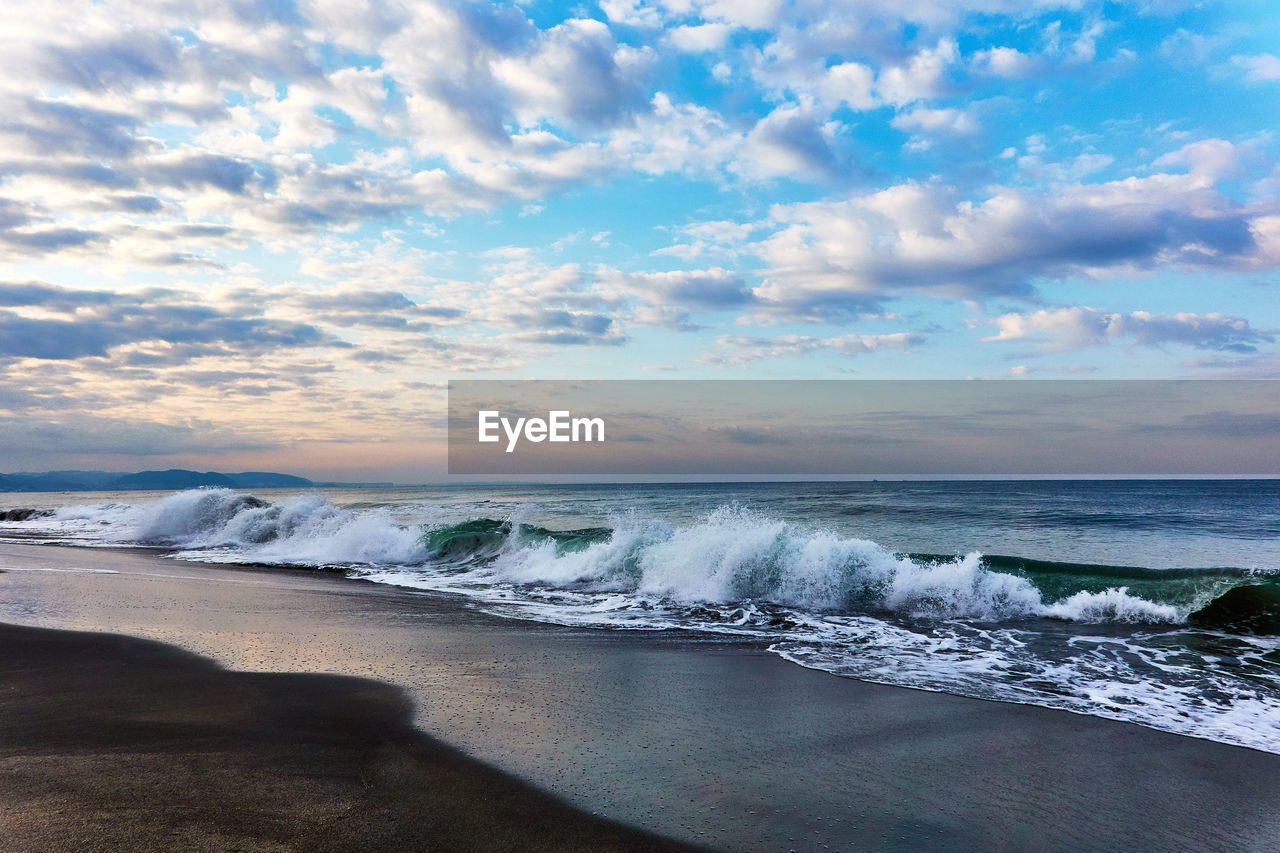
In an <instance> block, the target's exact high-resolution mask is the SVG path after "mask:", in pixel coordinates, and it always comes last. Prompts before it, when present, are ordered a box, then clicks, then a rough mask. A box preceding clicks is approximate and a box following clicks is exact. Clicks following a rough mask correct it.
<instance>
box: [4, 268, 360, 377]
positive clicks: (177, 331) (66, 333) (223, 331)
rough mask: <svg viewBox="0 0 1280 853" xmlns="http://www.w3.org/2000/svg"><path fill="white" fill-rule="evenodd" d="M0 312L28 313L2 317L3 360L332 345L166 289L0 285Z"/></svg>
mask: <svg viewBox="0 0 1280 853" xmlns="http://www.w3.org/2000/svg"><path fill="white" fill-rule="evenodd" d="M0 305H4V306H6V307H7V308H10V309H25V310H26V312H28V313H22V312H20V311H14V310H4V311H0V357H5V358H33V359H43V360H68V359H77V358H84V357H86V356H99V357H105V356H107V355H108V354H109V353H110V352H111V351H112V350H113V349H115V348H116V347H120V346H124V345H129V344H144V343H161V344H176V345H184V344H185V345H193V344H194V345H201V344H203V345H217V346H222V347H229V348H236V349H240V350H247V351H263V350H268V349H273V348H278V347H311V346H323V345H331V344H333V343H335V340H334V339H333V338H332V337H330V336H328V335H326V334H325V333H324V332H322V331H321V330H320V329H317V328H316V327H315V326H313V325H310V324H306V323H290V322H283V321H277V320H271V319H268V318H266V317H263V316H261V315H260V314H258V313H256V312H253V313H251V312H244V311H231V310H220V309H217V308H214V307H212V306H208V305H198V304H192V302H191V300H190V295H189V294H184V293H180V292H177V291H172V290H165V289H152V290H148V291H143V292H141V293H137V294H116V293H108V292H105V291H79V290H73V289H70V288H62V287H56V286H53V285H47V284H42V283H36V282H27V283H15V284H5V283H0ZM31 312H34V315H33V313H31ZM51 312H52V316H50V313H51ZM202 352H207V350H202Z"/></svg>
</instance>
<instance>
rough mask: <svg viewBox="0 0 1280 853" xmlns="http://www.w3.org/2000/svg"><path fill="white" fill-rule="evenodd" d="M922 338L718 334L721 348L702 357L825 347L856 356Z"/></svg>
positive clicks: (736, 358) (735, 358) (752, 358)
mask: <svg viewBox="0 0 1280 853" xmlns="http://www.w3.org/2000/svg"><path fill="white" fill-rule="evenodd" d="M923 342H924V338H923V337H921V336H919V335H913V334H908V333H906V332H895V333H891V334H884V335H857V334H850V335H836V336H834V337H827V338H823V337H814V336H810V335H779V336H777V337H769V338H766V337H754V336H750V335H720V336H719V337H717V338H716V344H717V345H718V346H719V347H720V349H719V350H717V351H714V352H710V353H707V354H706V355H705V356H704V357H703V359H702V360H703V361H706V362H710V363H712V364H733V365H738V366H745V365H749V364H751V363H753V362H756V361H759V360H761V359H775V358H796V357H800V356H807V355H811V354H813V353H815V352H822V351H826V352H835V353H839V354H840V355H844V356H848V357H850V358H853V357H855V356H859V355H866V354H868V353H873V352H880V351H883V350H907V349H910V348H911V347H913V346H917V345H919V344H921V343H923Z"/></svg>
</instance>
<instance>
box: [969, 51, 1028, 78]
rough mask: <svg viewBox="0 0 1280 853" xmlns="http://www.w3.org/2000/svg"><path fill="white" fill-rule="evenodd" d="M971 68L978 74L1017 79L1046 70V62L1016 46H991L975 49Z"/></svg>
mask: <svg viewBox="0 0 1280 853" xmlns="http://www.w3.org/2000/svg"><path fill="white" fill-rule="evenodd" d="M970 68H972V69H973V71H974V72H975V73H977V74H985V75H988V76H991V77H1003V78H1005V79H1010V80H1017V79H1023V78H1026V77H1032V76H1034V75H1036V74H1039V73H1040V72H1041V71H1043V70H1044V63H1043V62H1041V61H1040V60H1038V59H1036V58H1035V57H1032V56H1029V55H1027V54H1025V53H1023V52H1021V51H1020V50H1018V49H1017V48H1014V47H990V48H985V49H983V50H979V51H975V52H974V54H973V57H972V58H971V59H970Z"/></svg>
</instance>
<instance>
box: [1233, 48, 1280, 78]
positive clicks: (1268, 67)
mask: <svg viewBox="0 0 1280 853" xmlns="http://www.w3.org/2000/svg"><path fill="white" fill-rule="evenodd" d="M1231 64H1232V65H1234V66H1235V67H1236V68H1239V69H1242V70H1243V71H1244V79H1245V80H1247V81H1249V82H1250V83H1265V82H1270V81H1272V80H1280V58H1277V57H1276V56H1275V55H1274V54H1270V53H1260V54H1257V55H1256V56H1233V57H1231Z"/></svg>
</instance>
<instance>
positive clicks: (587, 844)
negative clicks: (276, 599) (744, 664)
mask: <svg viewBox="0 0 1280 853" xmlns="http://www.w3.org/2000/svg"><path fill="white" fill-rule="evenodd" d="M0 720H2V721H3V728H4V732H5V737H4V742H3V745H2V746H0V799H2V800H3V802H4V805H3V807H0V842H3V846H4V849H6V850H11V851H15V853H17V851H24V850H30V851H37V850H39V851H48V850H75V849H85V848H86V847H92V849H94V850H122V851H123V850H128V851H149V850H155V851H165V850H172V849H175V848H178V847H180V848H181V849H185V850H229V849H235V850H264V851H265V850H281V849H297V850H315V851H342V850H359V849H383V850H421V849H432V848H434V849H449V850H463V849H471V848H476V849H481V848H483V849H504V850H531V849H548V850H582V851H591V850H607V851H637V853H638V851H648V850H655V851H673V852H674V851H680V850H696V849H697V848H693V847H689V846H686V845H681V844H677V843H675V842H672V841H669V840H667V839H664V838H661V837H659V836H657V835H653V834H650V833H646V832H643V831H641V830H637V829H633V828H630V827H625V826H622V825H621V824H617V823H614V822H610V821H607V820H604V819H602V818H599V817H594V816H591V815H588V814H585V813H584V812H582V811H580V810H577V809H574V808H572V807H571V806H569V805H567V804H566V803H564V802H562V801H560V800H559V799H557V798H555V797H553V796H551V795H550V794H548V793H546V792H544V791H541V790H538V789H536V788H534V787H533V786H531V785H529V784H527V783H524V782H521V781H519V780H517V779H515V778H513V777H511V776H510V775H508V774H505V773H502V772H500V771H497V770H494V769H492V768H490V767H488V766H486V765H484V764H482V763H480V762H478V761H476V760H475V759H472V758H469V757H467V756H465V755H464V754H462V753H461V752H459V751H458V750H456V749H453V748H451V747H449V746H447V745H445V744H442V743H440V742H439V741H437V740H434V739H432V738H430V737H428V736H426V735H425V734H423V733H422V732H421V731H419V730H418V729H416V728H414V727H413V725H412V720H411V713H410V706H409V702H408V699H407V697H406V696H405V693H404V691H403V690H401V689H399V688H397V687H394V686H392V685H389V684H385V683H383V682H377V681H372V680H369V679H359V678H352V677H349V676H338V675H314V674H310V675H296V674H279V673H250V672H236V671H231V670H226V669H223V668H221V667H219V666H217V665H216V664H215V663H214V662H213V661H210V660H208V659H207V658H202V657H199V656H196V655H192V654H190V653H189V652H186V651H184V650H182V649H180V648H178V647H175V646H170V645H165V644H161V643H156V642H153V641H150V640H142V639H138V638H136V637H129V636H124V635H119V634H106V633H95V632H74V631H62V630H56V629H48V628H27V627H17V626H13V625H8V624H3V623H0Z"/></svg>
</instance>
